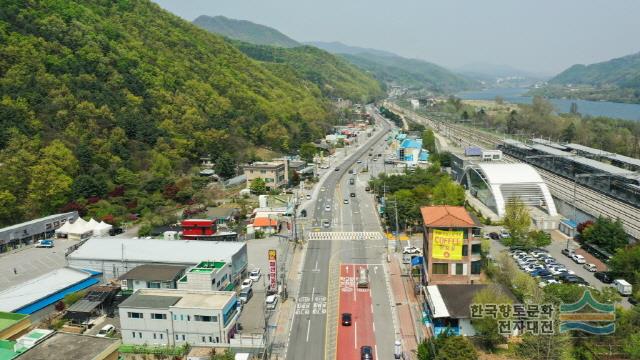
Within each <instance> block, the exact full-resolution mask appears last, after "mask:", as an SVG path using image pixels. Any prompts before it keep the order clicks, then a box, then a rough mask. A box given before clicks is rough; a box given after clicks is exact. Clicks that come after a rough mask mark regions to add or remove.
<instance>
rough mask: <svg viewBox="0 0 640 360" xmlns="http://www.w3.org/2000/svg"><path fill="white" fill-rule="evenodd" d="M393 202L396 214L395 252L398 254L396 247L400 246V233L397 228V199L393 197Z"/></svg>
mask: <svg viewBox="0 0 640 360" xmlns="http://www.w3.org/2000/svg"><path fill="white" fill-rule="evenodd" d="M393 198H394V200H393V202H394V205H395V206H394V208H395V213H396V252H398V245H399V244H400V239H399V235H400V234H399V233H400V227H399V226H398V198H396V197H395V196H394V197H393Z"/></svg>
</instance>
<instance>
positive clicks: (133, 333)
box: [131, 331, 136, 339]
mask: <svg viewBox="0 0 640 360" xmlns="http://www.w3.org/2000/svg"><path fill="white" fill-rule="evenodd" d="M131 336H133V338H134V339H135V338H136V332H135V331H133V332H132V333H131Z"/></svg>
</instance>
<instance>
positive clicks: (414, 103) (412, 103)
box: [409, 99, 420, 110]
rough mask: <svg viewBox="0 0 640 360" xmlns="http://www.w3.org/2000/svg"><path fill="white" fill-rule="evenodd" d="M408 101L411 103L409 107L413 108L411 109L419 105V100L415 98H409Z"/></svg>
mask: <svg viewBox="0 0 640 360" xmlns="http://www.w3.org/2000/svg"><path fill="white" fill-rule="evenodd" d="M409 102H410V103H411V107H412V108H413V110H415V109H417V108H419V107H420V101H418V100H417V99H411V100H409Z"/></svg>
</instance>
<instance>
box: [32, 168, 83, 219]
mask: <svg viewBox="0 0 640 360" xmlns="http://www.w3.org/2000/svg"><path fill="white" fill-rule="evenodd" d="M29 172H30V173H31V174H32V175H31V176H30V177H31V182H30V183H29V187H28V195H27V199H26V207H27V209H28V213H29V214H31V215H32V216H37V215H39V214H46V213H53V212H54V211H57V210H58V208H59V207H60V206H62V205H64V204H65V203H66V202H67V200H68V197H69V195H70V194H71V185H72V184H73V180H72V179H71V178H70V177H69V176H67V175H66V174H65V173H64V171H63V170H62V169H61V168H59V167H57V166H55V165H54V164H51V163H47V162H45V161H41V162H40V163H38V164H37V165H34V166H32V167H31V168H30V169H29Z"/></svg>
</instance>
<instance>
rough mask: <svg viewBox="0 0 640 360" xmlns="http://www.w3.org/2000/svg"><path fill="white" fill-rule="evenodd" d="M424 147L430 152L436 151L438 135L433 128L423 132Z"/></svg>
mask: <svg viewBox="0 0 640 360" xmlns="http://www.w3.org/2000/svg"><path fill="white" fill-rule="evenodd" d="M422 147H423V148H424V149H426V150H427V151H428V152H429V153H432V154H433V153H436V152H437V149H436V136H435V134H434V133H433V130H431V129H428V130H425V131H423V132H422Z"/></svg>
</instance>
